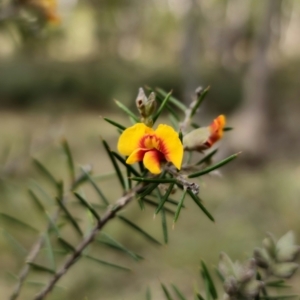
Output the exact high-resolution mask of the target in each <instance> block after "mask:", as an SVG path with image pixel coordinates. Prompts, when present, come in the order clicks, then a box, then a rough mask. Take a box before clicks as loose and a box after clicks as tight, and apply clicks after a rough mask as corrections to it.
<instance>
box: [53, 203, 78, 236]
mask: <svg viewBox="0 0 300 300" xmlns="http://www.w3.org/2000/svg"><path fill="white" fill-rule="evenodd" d="M57 203H58V205H59V206H60V208H61V209H62V210H63V211H64V213H65V215H66V217H67V219H68V220H69V221H70V223H71V224H72V225H73V227H74V228H75V230H76V231H77V232H78V233H79V235H80V236H82V235H83V233H82V231H81V229H80V227H79V225H78V223H77V221H76V220H75V218H74V217H73V216H72V215H71V213H70V212H69V210H68V209H67V207H66V206H65V204H64V203H63V201H61V200H60V199H57Z"/></svg>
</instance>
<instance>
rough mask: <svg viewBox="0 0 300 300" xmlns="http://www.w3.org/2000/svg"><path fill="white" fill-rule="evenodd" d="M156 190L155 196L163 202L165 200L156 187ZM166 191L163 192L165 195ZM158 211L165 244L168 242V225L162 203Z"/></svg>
mask: <svg viewBox="0 0 300 300" xmlns="http://www.w3.org/2000/svg"><path fill="white" fill-rule="evenodd" d="M170 187H171V186H170ZM170 187H169V189H170ZM156 192H157V198H158V199H159V201H160V204H161V203H164V202H165V201H164V200H163V197H162V195H161V193H160V191H159V189H156ZM167 193H168V191H167V192H166V193H165V195H166V194H167ZM165 195H164V197H165ZM167 197H168V196H167ZM156 211H157V210H156ZM160 211H161V225H162V231H163V236H164V242H165V244H168V226H167V219H166V213H165V210H164V208H163V204H161V208H160ZM155 213H156V212H155Z"/></svg>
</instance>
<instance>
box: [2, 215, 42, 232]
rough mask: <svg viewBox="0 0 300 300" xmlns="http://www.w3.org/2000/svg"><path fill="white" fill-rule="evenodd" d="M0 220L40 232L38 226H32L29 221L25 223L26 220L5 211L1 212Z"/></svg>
mask: <svg viewBox="0 0 300 300" xmlns="http://www.w3.org/2000/svg"><path fill="white" fill-rule="evenodd" d="M0 220H1V221H4V222H7V223H9V224H10V225H12V226H18V227H19V228H22V230H23V229H25V230H26V229H27V230H30V231H32V232H34V233H38V232H39V231H38V230H37V229H36V228H34V227H32V226H31V225H29V224H27V223H25V222H23V221H21V220H19V219H16V218H15V217H12V216H10V215H7V214H5V213H0Z"/></svg>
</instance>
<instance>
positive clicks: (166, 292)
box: [160, 283, 173, 300]
mask: <svg viewBox="0 0 300 300" xmlns="http://www.w3.org/2000/svg"><path fill="white" fill-rule="evenodd" d="M160 285H161V287H162V289H163V291H164V294H165V296H166V298H167V300H173V298H172V297H171V295H170V293H169V291H168V289H167V288H166V286H165V285H164V284H163V283H161V284H160Z"/></svg>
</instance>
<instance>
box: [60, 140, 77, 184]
mask: <svg viewBox="0 0 300 300" xmlns="http://www.w3.org/2000/svg"><path fill="white" fill-rule="evenodd" d="M61 144H62V147H63V150H64V152H65V154H66V156H67V159H68V167H69V172H70V176H71V182H72V183H74V182H75V167H74V161H73V157H72V153H71V150H70V147H69V144H68V142H67V140H66V139H62V141H61Z"/></svg>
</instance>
